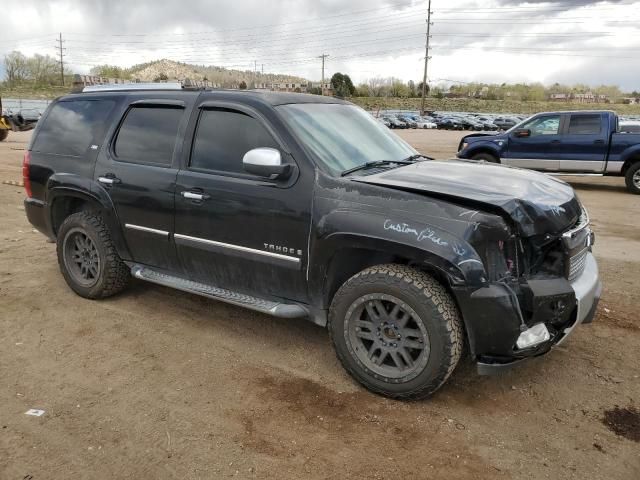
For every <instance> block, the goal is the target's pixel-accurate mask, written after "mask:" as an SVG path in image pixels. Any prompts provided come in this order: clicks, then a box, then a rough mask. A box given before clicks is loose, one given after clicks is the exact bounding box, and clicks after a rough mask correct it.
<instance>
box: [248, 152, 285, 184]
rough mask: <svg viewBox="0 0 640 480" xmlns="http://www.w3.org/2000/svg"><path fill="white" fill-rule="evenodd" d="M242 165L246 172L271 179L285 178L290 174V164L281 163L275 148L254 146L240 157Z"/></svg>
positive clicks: (280, 157)
mask: <svg viewBox="0 0 640 480" xmlns="http://www.w3.org/2000/svg"><path fill="white" fill-rule="evenodd" d="M242 166H243V168H244V170H245V171H246V172H247V173H252V174H254V175H258V176H260V177H267V178H270V179H272V180H275V179H277V178H287V177H288V176H289V175H290V174H291V165H284V164H283V163H282V156H281V155H280V151H279V150H276V149H275V148H267V147H264V148H254V149H253V150H249V151H248V152H247V153H245V154H244V157H242Z"/></svg>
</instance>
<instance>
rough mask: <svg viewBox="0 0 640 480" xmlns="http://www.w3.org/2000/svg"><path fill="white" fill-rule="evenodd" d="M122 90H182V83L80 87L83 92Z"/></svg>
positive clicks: (111, 84) (109, 84) (110, 84)
mask: <svg viewBox="0 0 640 480" xmlns="http://www.w3.org/2000/svg"><path fill="white" fill-rule="evenodd" d="M122 90H182V84H180V83H179V82H173V83H159V82H155V83H154V82H147V83H107V84H102V85H89V86H87V87H84V88H83V89H82V91H83V92H113V91H122Z"/></svg>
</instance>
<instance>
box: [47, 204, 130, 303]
mask: <svg viewBox="0 0 640 480" xmlns="http://www.w3.org/2000/svg"><path fill="white" fill-rule="evenodd" d="M57 253H58V264H59V266H60V271H61V272H62V275H63V276H64V279H65V280H66V282H67V284H68V285H69V287H71V289H72V290H73V291H74V292H76V293H77V294H78V295H80V296H81V297H84V298H90V299H96V298H105V297H110V296H111V295H115V294H116V293H119V292H120V291H122V290H124V288H125V287H126V286H127V285H128V283H129V278H130V275H129V269H128V268H127V266H126V265H125V264H124V262H123V261H122V260H121V259H120V256H119V255H118V252H117V251H116V248H115V246H114V244H113V241H112V240H111V233H110V232H109V228H108V227H107V225H106V224H105V223H104V220H103V219H102V217H101V216H100V215H99V214H96V213H94V212H78V213H74V214H73V215H69V216H68V217H67V218H66V219H65V221H64V222H63V223H62V225H61V226H60V229H59V231H58V240H57Z"/></svg>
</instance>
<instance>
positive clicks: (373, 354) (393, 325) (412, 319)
mask: <svg viewBox="0 0 640 480" xmlns="http://www.w3.org/2000/svg"><path fill="white" fill-rule="evenodd" d="M345 338H346V340H347V342H348V343H349V347H350V350H351V352H352V353H353V354H354V355H355V356H356V357H357V358H358V359H359V360H360V362H362V363H363V364H364V365H365V367H366V368H367V369H369V370H371V371H372V372H374V373H375V374H377V375H380V376H383V377H386V378H390V379H402V380H403V381H408V380H411V379H412V378H414V377H416V376H417V375H419V374H420V373H421V372H422V371H423V370H424V368H425V366H426V365H427V362H428V360H429V353H430V342H429V335H428V333H427V329H426V327H425V324H424V322H423V321H422V319H421V318H420V317H419V316H418V314H417V313H416V312H415V311H414V310H413V309H412V308H411V307H410V306H409V305H407V303H406V302H403V301H402V300H400V299H398V298H396V297H394V296H392V295H386V294H381V293H376V294H370V295H365V296H363V297H360V298H359V299H357V300H356V301H355V302H353V304H351V306H350V307H349V310H348V311H347V317H346V321H345Z"/></svg>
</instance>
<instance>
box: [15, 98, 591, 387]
mask: <svg viewBox="0 0 640 480" xmlns="http://www.w3.org/2000/svg"><path fill="white" fill-rule="evenodd" d="M114 88H115V87H114ZM137 88H144V86H137ZM147 88H149V89H148V90H143V89H140V90H112V91H97V92H91V93H86V92H85V93H80V94H75V95H69V96H66V97H63V98H60V99H58V100H57V101H55V102H53V104H52V105H51V106H50V107H49V108H48V110H47V112H46V113H45V114H44V116H43V118H42V120H41V121H40V122H39V124H38V127H37V129H36V131H35V133H34V135H33V139H32V141H31V144H30V145H29V148H28V151H27V153H26V155H25V160H24V165H23V176H24V184H25V188H26V191H27V197H28V198H27V199H26V200H25V206H26V213H27V216H28V218H29V221H30V222H31V223H32V224H33V225H34V226H35V227H36V228H37V229H39V230H40V231H41V232H43V233H44V234H45V235H46V236H48V237H49V238H51V239H55V240H56V241H57V254H58V262H59V265H60V269H61V271H62V274H63V276H64V278H65V280H66V281H67V283H68V284H69V286H70V287H71V288H72V289H73V290H74V291H75V292H76V293H77V294H79V295H81V296H83V297H86V298H90V299H97V298H104V297H107V296H110V295H113V294H116V293H118V292H119V291H121V290H122V289H123V288H125V287H126V286H127V283H128V282H129V279H130V277H135V278H138V279H141V280H146V281H149V282H153V283H157V284H161V285H166V286H170V287H174V288H177V289H180V290H184V291H186V292H191V293H195V294H199V295H204V296H207V297H210V298H214V299H217V300H222V301H225V302H229V303H233V304H235V305H241V306H244V307H247V308H250V309H253V310H257V311H260V312H264V313H267V314H270V315H275V316H278V317H286V318H307V319H310V320H311V321H313V322H315V323H316V324H318V325H320V326H323V327H325V326H326V327H327V329H328V331H329V334H330V336H331V338H332V340H333V343H334V345H335V349H336V352H337V355H338V357H339V359H340V361H341V362H342V364H343V365H344V367H345V368H346V369H347V371H348V372H349V373H350V374H351V375H352V376H353V377H354V378H355V379H356V380H358V381H359V382H361V383H362V384H364V385H365V386H366V387H367V388H369V389H371V390H372V391H374V392H378V393H381V394H384V395H388V396H391V397H395V398H418V397H424V396H427V395H429V394H431V393H432V392H434V391H435V390H436V389H438V388H439V387H440V386H441V385H442V384H443V383H444V382H445V381H446V380H447V378H448V377H449V375H451V373H452V372H453V370H454V368H455V367H456V364H457V363H458V360H459V359H460V357H461V355H462V352H463V351H464V350H465V349H468V351H469V352H470V355H471V356H472V358H473V359H474V360H475V361H476V362H477V363H478V366H479V370H480V371H481V372H489V371H495V370H498V369H501V368H503V367H506V366H510V365H512V364H513V363H516V362H518V361H520V360H522V359H525V358H528V357H533V356H538V355H541V354H544V353H546V352H547V351H549V350H550V349H551V347H552V346H553V345H556V344H558V343H559V342H561V341H563V340H564V339H565V338H567V335H568V334H569V333H570V332H571V330H572V329H573V328H574V327H575V326H576V325H578V324H580V323H586V322H589V321H591V319H592V318H593V315H594V311H595V308H596V305H597V302H598V298H599V296H600V290H601V287H600V282H599V280H598V269H597V266H596V263H595V260H594V257H593V255H592V253H591V245H592V241H593V235H592V233H591V230H590V228H589V221H588V217H587V214H586V211H585V210H584V209H583V208H582V207H581V205H580V202H579V201H578V199H577V198H576V196H575V193H574V191H573V189H572V188H571V187H570V186H568V185H567V184H566V183H564V182H561V181H558V180H555V179H553V178H552V177H548V176H546V175H544V174H541V173H536V172H532V171H527V170H519V169H515V168H509V167H505V166H501V165H496V164H489V163H484V162H474V161H462V160H452V161H444V162H442V161H429V160H427V159H426V158H425V157H422V156H421V155H420V154H419V153H418V152H416V151H415V150H414V149H413V148H411V147H410V146H409V145H408V144H406V143H405V142H404V141H402V140H401V139H400V138H398V137H397V136H396V135H394V134H393V133H391V132H390V131H388V130H387V129H386V128H385V127H384V126H383V125H381V124H380V123H379V122H377V121H376V120H375V119H373V118H372V117H371V116H370V115H369V114H367V113H366V112H365V111H364V110H362V109H360V108H358V107H356V106H354V105H352V104H350V103H348V102H344V101H341V100H338V99H334V98H327V97H322V96H315V95H302V94H279V93H268V92H264V93H260V92H253V91H187V90H172V89H170V88H172V87H171V86H166V87H165V89H164V90H161V89H158V88H157V87H153V88H154V89H150V88H152V87H147Z"/></svg>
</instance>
